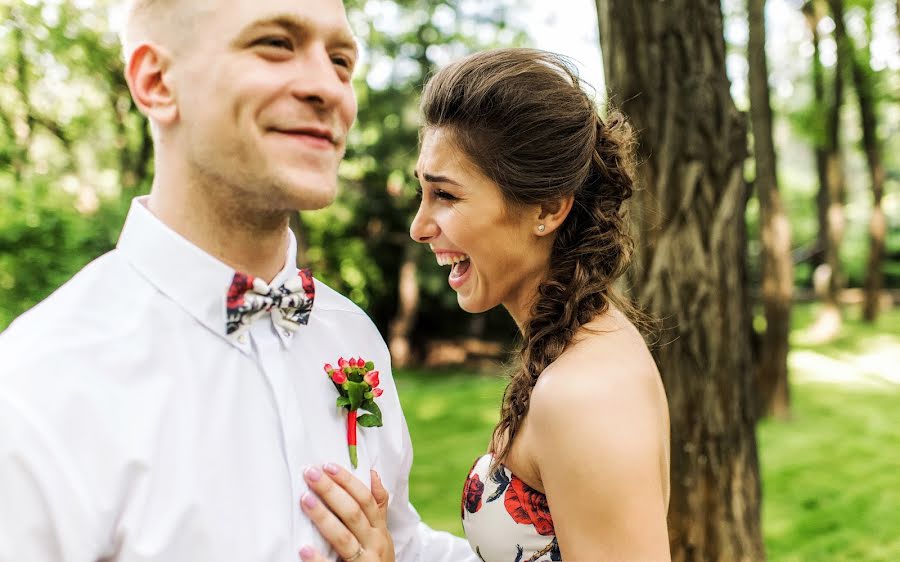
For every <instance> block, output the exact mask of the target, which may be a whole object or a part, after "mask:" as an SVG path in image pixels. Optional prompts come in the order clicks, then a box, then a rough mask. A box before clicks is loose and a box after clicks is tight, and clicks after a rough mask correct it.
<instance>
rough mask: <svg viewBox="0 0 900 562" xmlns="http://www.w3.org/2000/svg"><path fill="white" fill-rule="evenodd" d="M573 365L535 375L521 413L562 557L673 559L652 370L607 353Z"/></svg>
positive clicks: (660, 398)
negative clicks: (527, 404)
mask: <svg viewBox="0 0 900 562" xmlns="http://www.w3.org/2000/svg"><path fill="white" fill-rule="evenodd" d="M578 363H579V368H578V369H577V370H576V369H572V368H571V367H572V365H571V364H569V366H566V368H564V369H559V368H557V367H561V366H562V365H554V366H551V368H550V369H548V371H547V372H545V373H544V374H542V375H541V378H540V380H539V382H538V384H537V385H536V386H535V389H534V391H533V393H532V398H531V407H530V410H529V413H528V417H529V418H530V419H529V426H531V427H532V428H533V430H534V433H533V434H532V437H533V439H529V442H530V444H529V446H528V449H527V451H528V453H527V454H528V456H530V457H532V461H533V462H534V465H535V466H536V467H537V468H538V470H539V472H540V478H541V482H542V484H543V487H544V490H545V492H546V494H547V499H548V502H549V506H550V512H551V514H552V516H553V523H554V527H555V530H556V534H557V538H558V540H559V545H560V550H561V553H562V556H563V560H573V561H581V560H611V561H620V560H621V561H625V560H652V561H661V560H670V554H669V540H668V533H667V527H666V511H667V507H666V506H667V499H666V494H667V492H666V488H667V483H666V482H665V480H667V478H668V476H667V475H666V474H665V471H666V470H667V467H668V461H667V460H666V455H667V454H668V452H667V445H666V443H667V441H668V425H667V423H666V421H665V420H667V412H666V411H663V412H661V411H660V410H661V409H665V408H666V405H665V398H664V394H663V393H662V390H661V386H660V384H659V380H658V377H659V375H658V374H657V373H656V369H655V367H653V366H652V365H649V368H648V366H644V365H641V364H640V363H638V365H641V366H640V367H638V368H637V369H636V368H635V362H634V361H624V362H622V363H619V365H618V366H613V365H615V364H616V363H618V362H617V361H610V360H609V357H608V356H607V357H606V358H605V359H601V360H600V361H599V362H596V361H587V362H585V361H579V362H578ZM623 363H624V365H623ZM586 365H594V367H593V368H591V367H586ZM641 369H643V370H644V371H652V372H640V371H641ZM551 370H552V371H553V372H551Z"/></svg>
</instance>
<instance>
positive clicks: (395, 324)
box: [388, 240, 422, 367]
mask: <svg viewBox="0 0 900 562" xmlns="http://www.w3.org/2000/svg"><path fill="white" fill-rule="evenodd" d="M421 247H422V246H421V244H419V243H417V242H413V241H411V240H410V241H407V243H406V246H405V248H404V251H403V264H402V265H401V266H400V275H399V279H398V287H397V296H398V297H399V298H398V304H397V315H396V316H395V317H394V320H393V321H392V322H391V327H390V334H389V337H388V348H389V349H390V352H391V363H393V365H394V367H405V366H407V365H409V362H410V359H411V358H412V347H411V346H410V342H409V334H410V333H411V332H412V329H413V325H414V324H415V321H416V315H417V314H418V313H419V282H418V265H417V262H418V258H419V254H420V253H421Z"/></svg>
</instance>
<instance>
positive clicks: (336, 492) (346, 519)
mask: <svg viewBox="0 0 900 562" xmlns="http://www.w3.org/2000/svg"><path fill="white" fill-rule="evenodd" d="M303 478H304V480H306V483H307V484H308V485H309V488H310V491H309V492H307V493H305V494H304V495H303V497H302V498H301V499H300V507H301V509H302V510H303V512H304V513H306V515H307V516H308V517H309V518H310V519H311V520H312V522H313V523H315V525H316V527H317V528H318V529H319V532H320V533H322V536H323V537H324V538H325V540H326V541H328V542H329V543H330V544H331V547H332V548H334V550H335V552H337V553H338V556H340V557H341V559H342V560H344V562H373V561H378V562H393V561H394V543H393V541H392V540H391V535H390V533H389V532H388V529H387V505H388V492H387V490H385V489H384V486H383V485H382V483H381V478H380V477H379V476H378V473H377V472H375V471H374V470H373V471H372V472H371V478H372V490H371V491H370V490H369V489H368V488H366V486H365V485H364V484H363V483H362V482H360V480H359V479H358V478H356V477H355V476H353V474H351V473H350V472H348V471H346V470H344V469H343V468H341V467H340V466H338V465H336V464H331V463H328V464H326V465H325V466H324V467H322V469H319V468H317V467H312V466H311V467H309V468H307V469H306V470H305V471H304V473H303ZM300 558H301V559H302V560H303V561H304V562H327V560H326V558H325V557H324V556H323V555H322V554H320V553H319V552H317V551H316V549H314V548H313V547H311V546H304V547H303V548H301V549H300Z"/></svg>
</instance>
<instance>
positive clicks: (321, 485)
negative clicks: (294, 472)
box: [303, 464, 375, 554]
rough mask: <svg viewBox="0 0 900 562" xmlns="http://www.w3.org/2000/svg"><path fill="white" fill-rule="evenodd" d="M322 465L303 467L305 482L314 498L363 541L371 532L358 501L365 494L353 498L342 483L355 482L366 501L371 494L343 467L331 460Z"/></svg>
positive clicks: (369, 524) (350, 484) (370, 498)
mask: <svg viewBox="0 0 900 562" xmlns="http://www.w3.org/2000/svg"><path fill="white" fill-rule="evenodd" d="M325 466H326V467H328V468H327V469H326V470H325V471H323V470H321V469H319V468H318V467H315V466H310V467H309V468H307V469H306V470H304V471H303V477H304V479H305V480H306V483H307V484H308V485H309V488H310V490H311V491H312V492H313V493H314V494H315V495H316V496H318V499H320V500H321V501H322V503H323V504H325V507H326V508H327V509H328V510H330V511H331V512H332V513H333V514H334V515H336V516H337V517H338V518H339V519H340V521H341V522H343V524H344V525H346V527H347V529H348V530H349V531H350V532H351V533H353V534H354V535H355V536H356V537H357V538H358V539H359V540H360V541H361V542H362V541H364V540H365V539H366V538H367V537H368V535H369V534H371V532H372V527H373V524H372V522H371V521H370V520H369V517H368V514H367V513H366V507H364V506H363V505H361V503H360V501H363V502H365V501H366V498H365V497H363V498H362V499H361V500H360V499H357V498H355V497H354V496H353V495H352V494H351V493H350V492H349V491H348V490H347V489H346V487H352V486H353V482H356V484H357V486H358V487H359V488H362V490H364V491H365V496H368V501H369V502H371V503H372V504H373V505H374V504H375V500H374V499H373V498H372V494H370V493H369V490H368V489H367V488H366V487H365V485H363V483H362V482H360V481H359V480H358V479H357V478H356V477H355V476H353V475H352V474H350V473H348V472H347V471H345V470H342V469H340V468H339V467H337V466H336V465H332V464H328V465H325ZM341 473H343V477H342V478H341V481H338V478H339V475H340V474H341ZM357 493H359V492H357ZM351 554H352V553H351Z"/></svg>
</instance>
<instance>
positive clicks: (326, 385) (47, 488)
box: [0, 199, 477, 562]
mask: <svg viewBox="0 0 900 562" xmlns="http://www.w3.org/2000/svg"><path fill="white" fill-rule="evenodd" d="M295 249H296V243H295V242H294V240H293V238H291V248H290V251H289V253H288V256H287V259H286V265H285V268H284V270H283V271H282V272H281V273H280V274H279V275H278V276H277V277H276V278H275V279H274V280H273V281H272V284H273V285H278V284H281V283H283V282H284V281H286V280H287V279H289V278H291V277H293V276H295V275H296V274H297V269H296V267H295V266H294V263H293V262H294V259H293V256H294V252H295ZM234 273H235V272H234V270H233V269H231V268H230V267H228V266H226V265H225V264H223V263H221V262H219V261H218V260H216V259H214V258H213V257H211V256H210V255H208V254H206V253H204V252H203V251H202V250H200V249H199V248H197V247H196V246H194V245H192V244H191V243H189V242H188V241H187V240H185V239H184V238H182V237H180V236H179V235H178V234H176V233H175V232H173V231H172V230H171V229H169V228H168V227H167V226H166V225H164V224H163V223H162V222H161V221H159V220H158V219H157V218H156V217H155V216H154V215H152V214H151V213H150V212H149V211H148V210H147V208H146V207H145V204H144V202H143V200H140V199H138V200H136V201H135V202H134V203H133V204H132V208H131V211H130V212H129V215H128V219H127V221H126V224H125V227H124V230H123V231H122V234H121V238H120V240H119V244H118V247H117V249H115V250H113V251H112V252H110V253H108V254H106V255H104V256H102V257H100V258H99V259H97V260H95V261H94V262H93V263H91V264H90V265H88V266H87V267H85V268H84V269H83V270H82V271H81V272H80V273H79V274H78V275H76V276H75V277H74V278H73V279H72V280H71V281H69V282H68V283H66V284H65V285H64V286H63V287H61V288H60V289H59V290H57V291H56V292H55V293H54V294H53V295H52V296H50V297H49V298H48V299H46V300H45V301H43V302H42V303H41V304H39V305H37V306H36V307H35V308H33V309H32V310H31V311H29V312H27V313H26V314H24V315H23V316H21V317H20V318H19V319H18V320H16V321H15V322H14V323H13V325H12V326H10V327H9V328H8V329H7V330H6V331H5V332H3V334H2V335H0V562H50V561H54V562H96V561H101V560H102V561H115V562H151V561H152V562H263V561H266V562H268V561H278V562H296V561H297V560H299V556H298V551H299V549H300V547H301V546H303V545H304V544H312V545H313V546H315V547H316V548H318V549H319V550H320V552H327V553H329V555H330V556H331V557H332V558H334V557H335V554H334V553H333V552H332V551H331V550H330V549H329V548H328V546H327V545H326V543H325V542H324V540H323V539H322V537H321V536H320V535H319V533H318V531H317V530H316V529H315V527H314V526H313V525H312V523H311V521H309V519H308V518H307V517H306V516H305V515H304V514H303V512H302V511H301V509H300V507H299V500H300V496H301V495H302V494H303V493H304V492H305V491H306V489H307V487H306V485H305V483H304V481H303V469H304V467H306V466H308V465H311V464H319V465H320V464H322V463H325V462H337V463H339V464H342V465H344V466H346V467H349V457H348V453H347V443H346V413H345V411H344V410H339V409H338V408H337V407H336V406H335V399H336V397H337V393H336V391H335V389H334V386H333V384H332V383H331V382H330V380H329V379H328V377H327V376H326V374H325V372H324V370H323V366H324V365H325V363H332V364H333V363H336V361H337V359H338V358H339V357H341V356H343V357H345V358H348V359H349V358H350V357H359V356H362V357H363V358H364V359H366V360H370V361H374V363H375V365H376V369H378V370H379V371H380V372H381V386H382V388H383V389H384V394H383V395H382V396H381V397H380V398H378V399H377V403H378V404H379V405H380V406H381V409H382V412H383V415H384V426H383V427H379V428H363V427H360V428H359V433H358V435H359V437H358V439H359V447H358V450H359V466H358V468H357V469H356V470H355V474H356V475H357V477H358V478H360V479H361V480H362V481H363V482H364V483H366V484H369V469H370V468H375V469H376V470H377V471H378V473H379V474H380V475H381V477H382V479H383V480H384V483H385V486H386V488H387V489H388V491H389V492H390V494H391V503H390V508H389V524H390V528H391V531H392V535H393V538H394V545H395V548H396V550H397V560H398V561H401V562H412V561H432V560H433V561H447V562H451V561H452V562H460V561H475V560H477V557H476V556H475V554H474V553H472V551H471V549H470V548H469V546H468V544H467V543H466V542H465V541H463V540H461V539H458V538H456V537H453V536H451V535H449V534H447V533H440V532H437V531H433V530H431V529H429V528H428V527H426V526H425V525H424V524H422V523H421V522H420V519H419V516H418V514H417V513H416V512H415V510H414V509H413V508H412V506H411V505H410V504H409V501H408V477H409V468H410V464H411V462H412V447H411V444H410V440H409V433H408V431H407V427H406V422H405V420H404V418H403V414H402V412H401V410H400V402H399V400H398V397H397V390H396V387H395V386H394V381H393V378H392V376H391V367H390V358H389V356H388V351H387V349H386V347H385V345H384V341H383V340H382V338H381V336H380V335H379V333H378V331H377V330H376V328H375V326H374V325H373V324H372V322H371V320H370V319H369V318H368V317H367V316H366V315H365V314H364V313H363V312H362V311H361V310H360V309H359V308H358V307H357V306H355V305H354V304H352V303H351V302H350V301H349V300H347V299H346V298H344V297H342V296H341V295H339V294H338V293H336V292H335V291H333V290H332V289H330V288H329V287H327V286H325V285H324V284H322V283H321V282H319V281H316V282H315V286H316V295H315V303H314V305H313V309H312V314H311V316H310V320H309V324H308V325H305V326H300V327H299V329H298V330H297V331H295V332H290V331H287V330H284V329H282V328H277V327H276V325H275V324H274V323H273V321H272V317H271V316H269V315H266V316H264V317H262V318H260V319H257V320H256V321H255V322H254V323H253V324H252V325H251V326H250V329H249V330H248V331H246V332H245V333H244V334H243V335H241V336H238V337H235V336H227V335H226V332H225V329H226V325H225V313H226V295H227V291H228V288H229V286H230V284H231V281H232V278H233V275H234Z"/></svg>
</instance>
